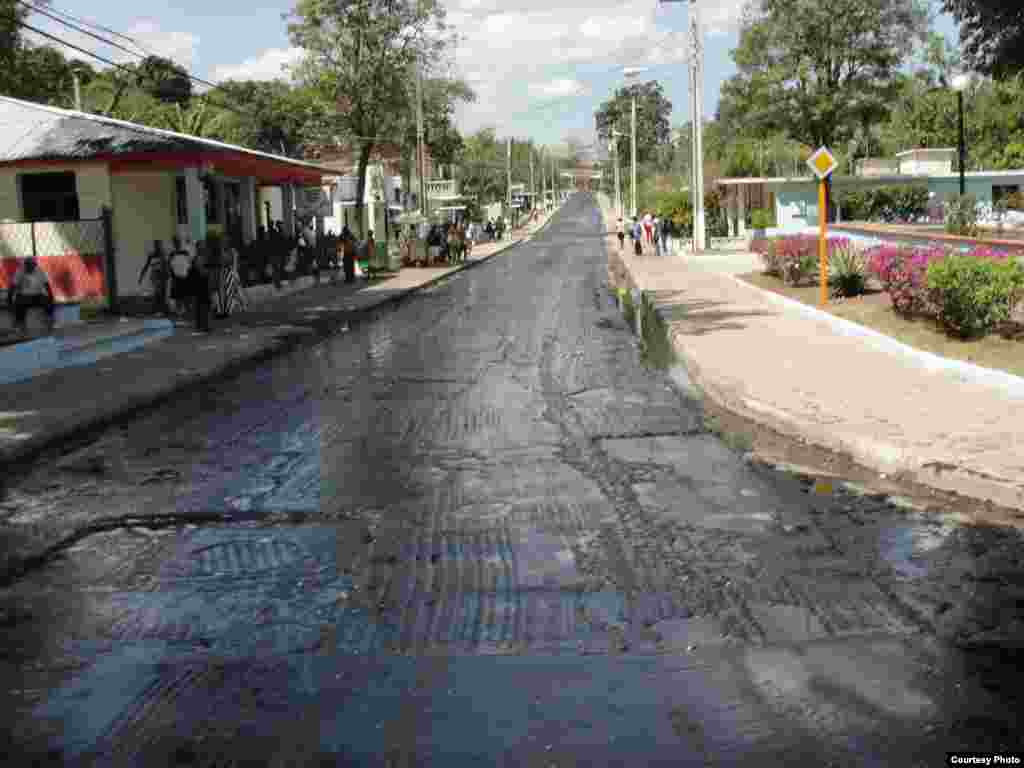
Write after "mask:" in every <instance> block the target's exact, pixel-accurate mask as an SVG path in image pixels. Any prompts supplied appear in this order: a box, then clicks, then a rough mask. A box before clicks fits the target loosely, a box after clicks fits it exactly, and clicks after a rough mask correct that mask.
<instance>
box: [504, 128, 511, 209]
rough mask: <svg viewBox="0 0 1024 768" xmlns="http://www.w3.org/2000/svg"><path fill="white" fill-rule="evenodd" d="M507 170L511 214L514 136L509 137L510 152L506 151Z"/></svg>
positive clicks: (506, 196)
mask: <svg viewBox="0 0 1024 768" xmlns="http://www.w3.org/2000/svg"><path fill="white" fill-rule="evenodd" d="M505 172H506V174H507V175H508V183H507V186H506V188H505V189H506V192H505V198H506V200H505V204H506V205H507V206H508V211H509V214H508V215H509V216H511V215H512V137H511V136H510V137H509V139H508V152H506V153H505Z"/></svg>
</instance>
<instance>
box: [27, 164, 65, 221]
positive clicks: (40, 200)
mask: <svg viewBox="0 0 1024 768" xmlns="http://www.w3.org/2000/svg"><path fill="white" fill-rule="evenodd" d="M19 180H20V182H21V208H22V211H23V212H24V215H25V219H26V220H28V221H75V220H77V219H78V217H79V216H78V213H79V212H78V188H77V186H76V184H75V174H74V172H71V171H68V172H61V173H23V174H20V175H19Z"/></svg>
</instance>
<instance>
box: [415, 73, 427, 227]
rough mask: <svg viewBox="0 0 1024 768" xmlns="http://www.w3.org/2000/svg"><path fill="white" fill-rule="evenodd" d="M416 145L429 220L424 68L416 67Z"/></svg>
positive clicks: (424, 208) (423, 205)
mask: <svg viewBox="0 0 1024 768" xmlns="http://www.w3.org/2000/svg"><path fill="white" fill-rule="evenodd" d="M416 144H417V148H418V150H419V168H420V211H421V212H422V213H423V218H424V219H427V217H428V213H427V180H426V173H427V168H426V166H427V162H426V157H425V155H424V146H423V68H422V67H421V66H420V65H419V64H418V63H417V65H416Z"/></svg>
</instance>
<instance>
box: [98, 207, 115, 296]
mask: <svg viewBox="0 0 1024 768" xmlns="http://www.w3.org/2000/svg"><path fill="white" fill-rule="evenodd" d="M112 218H113V217H112V214H111V210H110V208H108V207H107V206H103V210H102V212H101V213H100V219H101V221H102V222H103V271H104V272H105V278H106V280H105V282H106V284H107V309H108V310H109V311H110V312H112V313H115V312H117V309H118V301H117V271H116V269H115V260H114V228H113V225H112Z"/></svg>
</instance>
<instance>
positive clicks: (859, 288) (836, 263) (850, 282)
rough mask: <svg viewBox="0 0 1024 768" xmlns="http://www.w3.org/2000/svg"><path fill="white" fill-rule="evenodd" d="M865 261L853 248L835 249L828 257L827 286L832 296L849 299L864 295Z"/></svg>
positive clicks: (861, 254) (862, 255)
mask: <svg viewBox="0 0 1024 768" xmlns="http://www.w3.org/2000/svg"><path fill="white" fill-rule="evenodd" d="M866 280H867V260H866V258H865V256H864V254H863V253H861V252H860V251H859V250H857V249H856V248H855V247H853V246H850V245H848V246H845V247H839V248H836V249H835V250H834V251H833V252H832V255H831V256H830V257H829V284H830V286H831V288H832V295H833V296H841V297H844V298H849V297H851V296H860V295H861V294H863V293H864V287H865V283H866Z"/></svg>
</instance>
